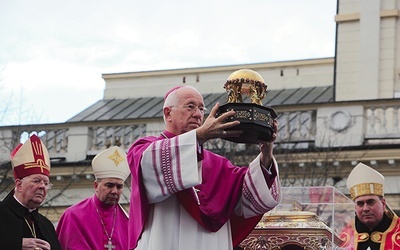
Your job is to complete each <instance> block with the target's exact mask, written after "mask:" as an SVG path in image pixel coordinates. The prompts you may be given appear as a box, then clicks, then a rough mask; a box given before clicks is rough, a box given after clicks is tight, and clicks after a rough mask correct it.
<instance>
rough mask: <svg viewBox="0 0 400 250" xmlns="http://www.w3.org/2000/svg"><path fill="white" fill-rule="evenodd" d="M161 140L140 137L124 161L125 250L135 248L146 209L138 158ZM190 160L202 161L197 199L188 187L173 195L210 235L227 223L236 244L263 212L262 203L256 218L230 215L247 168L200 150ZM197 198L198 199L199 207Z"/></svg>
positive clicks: (271, 177)
mask: <svg viewBox="0 0 400 250" xmlns="http://www.w3.org/2000/svg"><path fill="white" fill-rule="evenodd" d="M164 134H165V135H166V136H168V137H169V138H172V137H174V135H173V134H171V133H168V132H164ZM162 139H163V137H162V136H159V137H154V136H150V137H145V138H142V139H140V140H138V141H136V142H135V143H134V144H133V145H132V147H131V148H130V149H129V151H128V157H127V160H128V163H129V167H130V169H131V174H132V175H131V181H132V191H131V200H130V217H131V218H132V219H131V220H130V222H129V249H134V248H135V247H136V246H137V243H138V240H139V239H140V236H141V234H142V231H143V228H144V225H145V222H146V218H147V212H148V210H149V206H150V205H149V202H148V199H147V197H146V192H145V188H144V185H143V180H142V178H141V175H142V170H141V166H140V163H141V158H142V155H143V152H144V151H145V150H146V149H147V148H148V147H149V145H150V144H151V143H153V142H156V141H159V140H162ZM172 140H174V139H172ZM166 144H168V143H166ZM193 160H196V161H197V160H201V161H202V183H201V184H199V185H197V186H196V187H195V188H196V189H199V190H201V192H200V193H199V197H196V196H195V195H194V192H193V189H191V188H190V189H185V190H183V191H179V192H176V193H174V194H175V195H176V197H177V198H178V200H179V202H180V203H181V205H182V206H183V207H184V208H185V209H186V210H187V211H188V212H189V214H190V215H191V216H192V217H193V219H195V220H196V221H197V222H198V223H199V224H200V225H202V226H203V227H204V228H206V229H207V230H208V231H210V232H215V231H218V230H219V229H220V228H221V227H222V226H223V225H224V224H225V223H226V222H227V221H228V220H230V222H231V226H232V238H233V245H237V244H239V243H240V242H241V240H243V239H244V238H245V237H246V236H247V235H248V234H249V233H250V232H251V230H252V229H253V228H254V227H255V225H256V224H257V223H258V221H259V220H260V218H261V216H262V215H263V214H264V212H265V210H262V209H265V207H266V205H265V204H262V205H265V206H260V207H262V209H260V211H259V214H260V216H255V217H252V218H248V219H245V218H244V217H242V216H236V215H235V214H234V209H235V207H236V205H237V203H238V200H239V198H240V197H241V195H242V192H243V187H244V185H243V183H244V178H245V175H246V173H247V171H248V168H246V167H236V166H233V165H232V164H231V163H230V162H229V160H228V159H226V158H224V157H221V156H219V155H216V154H214V153H212V152H210V151H207V150H202V149H200V152H199V154H198V159H193ZM272 170H273V174H272V175H268V176H267V175H266V177H265V179H266V182H267V183H268V186H269V187H271V186H272V183H273V182H274V181H275V178H276V176H277V172H276V169H275V167H273V168H272ZM197 198H199V199H200V200H201V202H200V204H199V203H198V201H197ZM269 209H271V207H270V208H269ZM165 230H168V229H167V228H166V229H165Z"/></svg>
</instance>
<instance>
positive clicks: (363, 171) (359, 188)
mask: <svg viewBox="0 0 400 250" xmlns="http://www.w3.org/2000/svg"><path fill="white" fill-rule="evenodd" d="M384 184H385V177H383V175H382V174H381V173H379V172H378V171H376V170H375V169H373V168H371V167H368V166H367V165H365V164H363V163H359V164H357V166H356V167H355V168H354V169H353V170H352V171H351V173H350V174H349V177H348V178H347V188H348V189H349V191H350V195H351V198H352V199H353V200H355V199H356V198H357V197H359V196H362V195H378V196H383V195H384Z"/></svg>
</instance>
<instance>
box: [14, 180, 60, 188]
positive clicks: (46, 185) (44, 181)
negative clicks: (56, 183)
mask: <svg viewBox="0 0 400 250" xmlns="http://www.w3.org/2000/svg"><path fill="white" fill-rule="evenodd" d="M22 180H29V181H30V182H31V183H33V184H34V185H35V186H40V185H41V184H42V183H43V184H44V188H45V189H46V190H49V189H51V188H52V187H53V183H50V182H49V181H46V180H42V179H38V178H33V179H30V178H22V179H21V181H22Z"/></svg>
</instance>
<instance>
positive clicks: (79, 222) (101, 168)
mask: <svg viewBox="0 0 400 250" xmlns="http://www.w3.org/2000/svg"><path fill="white" fill-rule="evenodd" d="M92 168H93V173H94V175H95V181H94V184H93V185H94V190H95V194H94V195H93V196H92V197H89V198H86V199H84V200H82V201H81V202H79V203H77V204H75V205H73V206H71V207H69V208H67V209H66V210H65V211H64V213H63V214H62V216H61V218H60V221H59V222H58V224H57V229H56V232H57V234H58V239H59V241H60V244H61V246H62V248H63V249H70V250H72V249H76V250H81V249H99V250H100V249H108V250H113V249H115V250H119V249H122V250H126V249H128V215H127V213H126V212H125V210H124V209H123V208H122V207H121V206H120V204H119V203H118V202H119V199H120V197H121V194H122V190H123V188H124V182H125V180H126V179H127V178H128V176H129V174H130V172H129V167H128V163H127V161H126V153H125V152H124V151H123V150H122V149H121V148H120V147H117V146H113V147H110V148H108V149H106V150H104V151H102V152H100V153H99V154H98V155H96V156H95V157H94V158H93V160H92Z"/></svg>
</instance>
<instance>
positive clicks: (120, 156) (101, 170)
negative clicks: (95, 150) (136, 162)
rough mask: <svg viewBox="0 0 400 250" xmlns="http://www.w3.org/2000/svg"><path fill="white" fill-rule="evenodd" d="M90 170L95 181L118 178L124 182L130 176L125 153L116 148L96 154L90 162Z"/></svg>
mask: <svg viewBox="0 0 400 250" xmlns="http://www.w3.org/2000/svg"><path fill="white" fill-rule="evenodd" d="M92 168H93V173H94V175H95V177H96V179H104V178H118V179H121V180H123V181H125V180H126V179H127V178H128V176H129V174H130V169H129V166H128V161H127V160H126V153H125V151H123V150H122V149H121V148H120V147H117V146H113V147H110V148H108V149H106V150H104V151H102V152H100V153H99V154H97V155H96V156H95V157H94V158H93V160H92Z"/></svg>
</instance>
